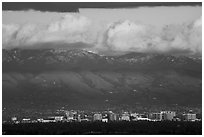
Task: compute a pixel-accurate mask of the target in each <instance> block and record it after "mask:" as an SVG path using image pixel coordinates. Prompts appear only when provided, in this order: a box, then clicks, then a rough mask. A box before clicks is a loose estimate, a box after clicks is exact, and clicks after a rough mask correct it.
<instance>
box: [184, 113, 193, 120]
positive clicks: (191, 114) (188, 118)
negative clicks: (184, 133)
mask: <svg viewBox="0 0 204 137" xmlns="http://www.w3.org/2000/svg"><path fill="white" fill-rule="evenodd" d="M183 116H184V120H186V121H195V120H196V114H193V113H187V114H183Z"/></svg>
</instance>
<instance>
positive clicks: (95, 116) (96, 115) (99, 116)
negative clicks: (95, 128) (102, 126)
mask: <svg viewBox="0 0 204 137" xmlns="http://www.w3.org/2000/svg"><path fill="white" fill-rule="evenodd" d="M101 120H102V114H94V115H93V121H101Z"/></svg>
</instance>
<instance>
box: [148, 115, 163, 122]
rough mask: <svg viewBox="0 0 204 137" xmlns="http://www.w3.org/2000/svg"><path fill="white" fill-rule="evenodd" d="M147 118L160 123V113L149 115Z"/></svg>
mask: <svg viewBox="0 0 204 137" xmlns="http://www.w3.org/2000/svg"><path fill="white" fill-rule="evenodd" d="M148 118H149V119H151V120H152V121H161V120H162V113H150V114H149V115H148Z"/></svg>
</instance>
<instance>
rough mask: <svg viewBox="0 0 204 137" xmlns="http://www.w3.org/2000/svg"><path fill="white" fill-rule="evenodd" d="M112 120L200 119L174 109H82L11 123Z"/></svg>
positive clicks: (12, 119) (16, 119)
mask: <svg viewBox="0 0 204 137" xmlns="http://www.w3.org/2000/svg"><path fill="white" fill-rule="evenodd" d="M85 121H86V122H88V121H89V122H95V121H98V122H99V121H100V122H114V121H201V119H198V118H197V117H196V114H195V113H192V112H189V113H183V114H182V116H180V117H179V116H178V115H177V114H176V112H175V111H160V112H149V113H145V114H140V113H135V112H134V113H132V112H126V111H124V112H121V113H114V112H112V111H103V112H90V113H84V112H83V111H75V110H70V111H67V110H65V111H63V114H61V115H54V116H48V117H44V118H37V119H31V118H22V119H21V120H19V119H18V118H17V117H15V116H14V117H12V118H11V122H12V123H16V124H18V123H50V122H85Z"/></svg>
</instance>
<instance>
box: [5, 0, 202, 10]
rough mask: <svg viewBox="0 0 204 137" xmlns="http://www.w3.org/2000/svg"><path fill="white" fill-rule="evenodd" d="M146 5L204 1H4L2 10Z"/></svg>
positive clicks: (181, 4) (191, 3)
mask: <svg viewBox="0 0 204 137" xmlns="http://www.w3.org/2000/svg"><path fill="white" fill-rule="evenodd" d="M144 6H145V7H154V6H202V2H3V4H2V10H14V11H19V10H38V11H51V12H79V8H135V7H144Z"/></svg>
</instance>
